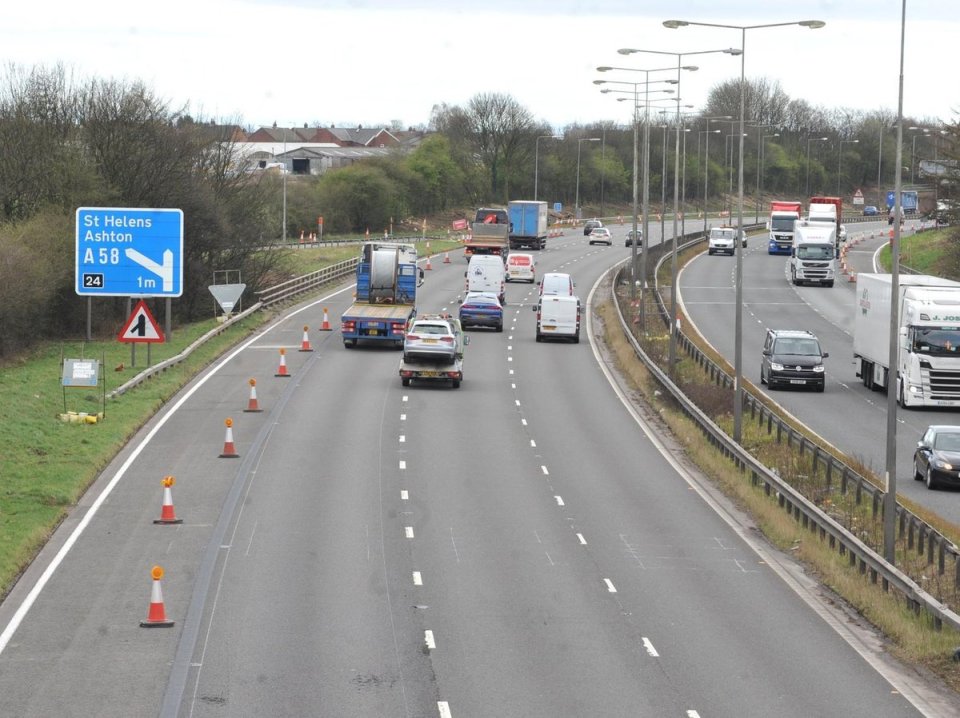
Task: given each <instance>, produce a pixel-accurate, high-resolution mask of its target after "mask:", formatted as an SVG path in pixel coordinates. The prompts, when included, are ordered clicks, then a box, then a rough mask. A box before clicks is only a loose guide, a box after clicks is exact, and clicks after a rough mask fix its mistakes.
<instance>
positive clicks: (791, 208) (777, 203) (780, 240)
mask: <svg viewBox="0 0 960 718" xmlns="http://www.w3.org/2000/svg"><path fill="white" fill-rule="evenodd" d="M801 209H803V205H802V204H801V203H800V202H790V201H785V200H774V201H772V202H771V203H770V219H768V220H767V229H768V230H769V231H770V235H769V239H768V242H767V254H790V251H791V250H792V249H793V226H794V224H795V223H796V222H797V221H798V220H799V219H800V211H801Z"/></svg>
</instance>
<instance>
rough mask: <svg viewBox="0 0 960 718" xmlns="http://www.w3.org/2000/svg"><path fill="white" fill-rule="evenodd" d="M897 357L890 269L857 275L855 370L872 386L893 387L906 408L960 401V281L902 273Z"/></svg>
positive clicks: (953, 404)
mask: <svg viewBox="0 0 960 718" xmlns="http://www.w3.org/2000/svg"><path fill="white" fill-rule="evenodd" d="M898 284H899V286H898V293H897V302H896V306H897V311H898V315H897V316H898V330H897V337H896V342H897V351H896V356H897V362H896V366H895V367H890V362H889V353H890V313H891V297H892V294H893V282H892V277H891V275H889V274H866V273H861V274H858V275H857V289H856V306H855V317H854V325H853V356H854V365H855V367H856V369H855V371H856V375H857V376H858V377H860V379H861V380H862V381H863V384H864V386H866V387H867V388H868V389H876V390H886V391H890V390H891V389H893V390H894V391H896V392H897V401H898V403H899V404H900V406H902V407H905V408H912V407H918V406H920V407H958V406H960V282H955V281H953V280H950V279H944V278H942V277H933V276H929V275H918V274H913V275H900V278H899V283H898Z"/></svg>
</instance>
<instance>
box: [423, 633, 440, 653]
mask: <svg viewBox="0 0 960 718" xmlns="http://www.w3.org/2000/svg"><path fill="white" fill-rule="evenodd" d="M423 641H424V643H426V644H427V648H430V649H434V648H436V647H437V644H436V641H434V640H433V631H429V630H428V631H424V632H423Z"/></svg>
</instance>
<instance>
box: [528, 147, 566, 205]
mask: <svg viewBox="0 0 960 718" xmlns="http://www.w3.org/2000/svg"><path fill="white" fill-rule="evenodd" d="M543 139H549V140H562V139H563V137H561V136H560V135H540V136H539V137H537V139H536V140H534V142H533V144H534V153H533V199H534V201H536V199H537V179H538V177H539V174H540V140H543Z"/></svg>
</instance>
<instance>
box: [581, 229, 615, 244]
mask: <svg viewBox="0 0 960 718" xmlns="http://www.w3.org/2000/svg"><path fill="white" fill-rule="evenodd" d="M587 239H588V240H589V243H590V244H605V245H607V246H608V247H609V246H611V245H612V244H613V236H612V235H611V234H610V230H609V229H607V228H606V227H595V228H594V229H592V230H590V234H588V235H587Z"/></svg>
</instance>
